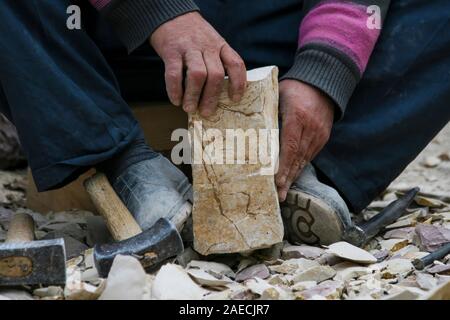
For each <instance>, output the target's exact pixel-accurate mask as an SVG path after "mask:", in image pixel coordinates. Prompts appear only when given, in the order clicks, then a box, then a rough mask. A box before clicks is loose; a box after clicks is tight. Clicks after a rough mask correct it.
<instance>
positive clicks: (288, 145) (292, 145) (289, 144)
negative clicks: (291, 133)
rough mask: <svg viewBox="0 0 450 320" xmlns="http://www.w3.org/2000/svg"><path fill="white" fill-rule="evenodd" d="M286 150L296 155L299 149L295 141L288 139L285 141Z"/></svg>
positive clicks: (298, 144)
mask: <svg viewBox="0 0 450 320" xmlns="http://www.w3.org/2000/svg"><path fill="white" fill-rule="evenodd" d="M286 149H287V150H289V151H291V152H295V153H297V152H298V151H299V149H300V143H299V142H298V141H297V140H296V139H288V140H287V141H286Z"/></svg>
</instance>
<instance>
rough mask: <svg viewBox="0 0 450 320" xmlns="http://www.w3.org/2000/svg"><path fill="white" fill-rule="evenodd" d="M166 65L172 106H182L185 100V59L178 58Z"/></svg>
mask: <svg viewBox="0 0 450 320" xmlns="http://www.w3.org/2000/svg"><path fill="white" fill-rule="evenodd" d="M164 63H165V74H164V78H165V81H166V91H167V95H168V96H169V100H170V102H171V103H172V104H174V105H176V106H180V105H181V100H182V98H183V59H182V57H181V56H176V57H173V58H171V59H168V60H167V61H165V62H164Z"/></svg>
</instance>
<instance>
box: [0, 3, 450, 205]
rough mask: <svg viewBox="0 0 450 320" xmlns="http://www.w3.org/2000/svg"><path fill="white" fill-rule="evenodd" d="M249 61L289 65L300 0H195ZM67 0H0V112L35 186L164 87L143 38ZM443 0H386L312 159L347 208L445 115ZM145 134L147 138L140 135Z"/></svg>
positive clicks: (84, 155) (98, 156) (109, 142)
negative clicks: (353, 80)
mask: <svg viewBox="0 0 450 320" xmlns="http://www.w3.org/2000/svg"><path fill="white" fill-rule="evenodd" d="M196 2H197V3H198V5H199V7H200V8H201V11H202V14H203V16H204V17H205V18H206V19H207V20H208V21H209V22H210V23H211V24H212V25H213V26H214V27H215V28H216V29H217V30H218V31H219V32H220V33H221V34H222V36H223V37H224V38H225V39H226V40H227V41H228V42H229V43H230V44H231V46H232V47H233V48H234V49H235V50H236V51H238V52H239V54H240V55H241V56H242V57H243V59H244V60H245V62H246V65H247V67H248V68H255V67H259V66H264V65H277V66H279V68H280V71H281V72H280V73H281V74H283V73H284V72H285V71H286V70H288V68H289V67H290V66H291V65H292V63H293V59H294V55H295V51H296V47H297V38H298V29H299V25H300V23H301V20H302V17H303V15H304V11H303V3H302V1H301V0H246V1H242V0H197V1H196ZM70 4H71V1H69V0H58V1H54V0H14V1H12V0H11V1H10V0H7V1H2V4H1V10H0V112H2V113H4V114H5V115H6V116H7V117H8V118H9V119H11V120H12V122H13V123H14V124H15V125H16V127H17V129H18V132H19V135H20V139H21V143H22V145H23V148H24V150H25V152H26V154H27V157H28V159H29V163H30V167H31V169H32V172H33V176H34V178H35V180H36V184H37V187H38V189H39V190H41V191H43V190H48V189H52V188H56V187H59V186H61V185H64V184H66V183H67V182H69V181H71V180H73V179H74V178H75V177H76V176H78V175H79V174H80V173H82V172H83V171H85V170H87V169H88V168H90V167H92V166H93V165H95V164H97V163H99V162H102V161H104V160H106V159H108V158H110V157H112V156H113V155H114V154H116V153H117V152H120V151H121V150H122V149H123V148H124V147H126V146H127V145H128V144H129V143H130V142H131V141H133V140H134V139H135V138H136V137H137V136H138V135H140V134H142V133H141V129H140V128H139V126H138V124H137V122H136V120H135V119H134V118H133V116H132V113H131V111H130V109H129V107H128V105H127V103H126V102H125V101H131V100H152V99H154V100H160V99H161V98H164V97H165V92H164V88H165V86H164V77H163V72H164V68H163V64H162V62H161V61H160V59H159V58H158V57H157V56H156V54H155V53H154V52H153V50H152V49H151V48H150V47H149V45H148V44H144V45H143V46H142V47H140V48H139V49H137V50H136V51H135V52H134V53H133V54H132V55H126V53H125V50H124V49H123V48H122V47H121V46H120V44H119V43H118V42H117V40H116V39H115V37H114V35H113V33H112V31H111V30H110V28H109V26H107V25H105V24H104V23H103V22H102V21H101V19H99V18H98V17H97V15H96V13H95V12H94V11H93V10H91V9H90V8H87V7H86V8H85V7H83V10H82V20H83V28H82V29H81V30H68V29H67V28H66V27H65V25H66V19H67V14H66V9H67V7H68V6H69V5H70ZM448 12H450V2H449V1H446V0H435V1H429V0H395V1H392V4H391V7H390V10H389V13H388V17H387V20H386V23H385V26H384V29H383V31H382V34H381V37H380V40H379V41H378V43H377V45H376V47H375V50H374V52H373V54H372V57H371V59H370V63H369V65H368V68H367V70H366V72H365V73H364V76H363V79H362V81H361V82H360V84H359V85H358V87H357V88H356V91H355V92H354V94H353V97H352V99H351V101H350V103H349V106H348V107H347V111H346V114H345V116H344V118H343V119H342V120H341V121H339V122H338V123H336V124H335V125H334V128H333V131H332V134H331V138H330V141H329V142H328V144H327V145H326V146H325V148H324V149H323V150H322V152H321V153H320V154H319V155H318V156H317V157H316V159H314V161H313V163H314V165H315V166H316V168H318V169H319V170H320V171H321V172H322V173H323V174H324V175H326V176H327V177H328V178H329V179H330V180H331V181H332V182H333V184H334V185H335V186H336V188H337V189H338V190H339V191H340V192H341V194H343V195H344V197H345V198H346V199H347V201H348V202H349V205H350V206H351V208H352V210H353V211H354V212H359V211H361V210H362V209H363V208H365V207H366V206H367V204H368V203H370V201H371V200H373V199H374V198H375V197H376V196H377V195H378V194H379V193H380V192H382V191H383V190H384V189H385V188H386V187H387V186H388V185H389V183H390V182H391V181H392V180H394V179H395V178H396V177H397V176H398V175H399V174H400V173H401V172H402V170H403V169H404V168H405V167H406V166H407V165H408V163H409V162H411V161H412V160H413V159H414V158H415V157H416V156H417V155H418V153H419V152H420V151H421V150H422V149H423V148H424V147H425V146H426V145H427V143H428V142H430V140H431V139H432V138H433V137H434V136H435V135H436V134H437V133H438V132H439V130H440V129H441V128H442V127H443V126H445V125H446V124H447V123H448V121H449V120H450V105H449V104H450V32H448V30H450V21H449V15H448ZM150 143H151V141H150Z"/></svg>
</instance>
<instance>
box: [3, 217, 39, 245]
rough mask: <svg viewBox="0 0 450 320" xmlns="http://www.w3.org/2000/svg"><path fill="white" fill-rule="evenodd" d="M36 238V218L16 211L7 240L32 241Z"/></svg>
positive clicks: (9, 241)
mask: <svg viewBox="0 0 450 320" xmlns="http://www.w3.org/2000/svg"><path fill="white" fill-rule="evenodd" d="M33 240H34V220H33V218H32V217H31V216H30V215H28V214H26V213H16V214H15V215H14V216H13V217H12V220H11V222H10V223H9V229H8V234H7V235H6V241H5V242H8V243H11V242H30V241H33Z"/></svg>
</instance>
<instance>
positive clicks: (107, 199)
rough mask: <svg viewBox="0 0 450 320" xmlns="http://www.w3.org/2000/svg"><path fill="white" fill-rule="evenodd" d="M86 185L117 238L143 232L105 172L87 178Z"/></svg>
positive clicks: (126, 237) (129, 236)
mask: <svg viewBox="0 0 450 320" xmlns="http://www.w3.org/2000/svg"><path fill="white" fill-rule="evenodd" d="M84 187H85V188H86V191H87V193H88V194H89V197H90V198H91V200H92V202H93V204H94V206H95V207H96V208H97V210H98V212H99V213H100V214H101V215H102V216H103V218H105V221H106V225H107V226H108V229H109V231H110V232H111V234H112V236H113V238H114V239H115V240H117V241H121V240H125V239H128V238H131V237H134V236H135V235H138V234H139V233H141V232H142V229H141V228H140V227H139V225H138V224H137V222H136V220H134V218H133V216H132V215H131V213H130V211H128V209H127V207H126V206H125V205H124V204H123V202H122V201H121V200H120V199H119V197H118V196H117V194H116V192H115V191H114V189H113V188H112V187H111V185H110V183H109V181H108V178H106V176H105V175H104V174H103V173H96V174H94V175H93V176H92V177H90V178H88V179H86V181H84Z"/></svg>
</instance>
